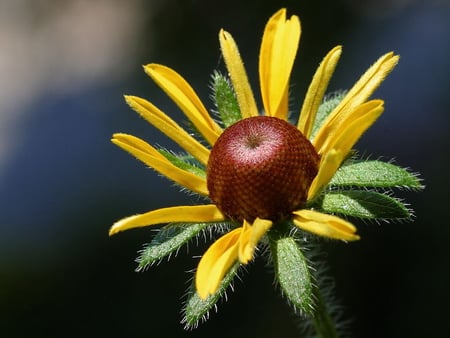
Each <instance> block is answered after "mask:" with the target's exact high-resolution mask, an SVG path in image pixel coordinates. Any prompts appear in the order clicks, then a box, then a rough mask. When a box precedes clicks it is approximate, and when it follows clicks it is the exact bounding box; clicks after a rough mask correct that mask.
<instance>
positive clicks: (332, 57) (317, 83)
mask: <svg viewBox="0 0 450 338" xmlns="http://www.w3.org/2000/svg"><path fill="white" fill-rule="evenodd" d="M341 53H342V47H341V46H336V47H334V48H333V49H332V50H331V51H330V52H329V53H328V54H327V55H326V56H325V58H324V59H323V60H322V62H321V63H320V65H319V68H317V70H316V73H315V74H314V77H313V79H312V81H311V84H310V85H309V88H308V91H307V92H306V96H305V100H304V101H303V106H302V110H301V112H300V118H299V121H298V129H299V130H300V131H301V132H302V133H303V135H304V136H305V137H306V138H308V139H309V137H310V135H311V131H312V128H313V125H314V120H315V118H316V114H317V110H318V109H319V106H320V104H321V102H322V99H323V96H324V95H325V92H326V90H327V87H328V83H329V82H330V79H331V76H332V75H333V73H334V70H335V68H336V65H337V63H338V61H339V57H340V56H341Z"/></svg>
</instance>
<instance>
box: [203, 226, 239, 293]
mask: <svg viewBox="0 0 450 338" xmlns="http://www.w3.org/2000/svg"><path fill="white" fill-rule="evenodd" d="M241 232H242V228H237V229H234V230H233V231H230V232H229V233H227V234H225V235H223V236H222V237H220V238H219V239H218V240H217V241H215V242H214V243H213V244H212V245H211V246H210V247H209V248H208V250H207V251H206V252H205V254H204V255H203V256H202V258H201V260H200V262H199V264H198V267H197V272H196V275H195V288H196V289H197V293H198V295H199V296H200V298H202V299H206V298H207V297H208V296H209V295H211V294H214V293H215V292H216V291H217V289H218V288H219V285H220V282H221V281H222V279H223V277H224V276H225V274H226V273H227V271H228V270H229V269H230V267H231V266H232V265H233V263H235V262H236V261H237V259H238V250H239V238H240V235H241Z"/></svg>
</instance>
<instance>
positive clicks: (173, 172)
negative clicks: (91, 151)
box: [111, 133, 208, 195]
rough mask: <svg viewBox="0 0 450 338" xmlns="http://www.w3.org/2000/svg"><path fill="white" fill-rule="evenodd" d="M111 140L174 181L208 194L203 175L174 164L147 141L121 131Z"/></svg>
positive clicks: (192, 189)
mask: <svg viewBox="0 0 450 338" xmlns="http://www.w3.org/2000/svg"><path fill="white" fill-rule="evenodd" d="M111 141H112V142H113V143H114V144H115V145H117V146H119V147H120V148H122V149H123V150H126V151H127V152H129V153H130V154H131V155H133V156H134V157H136V158H137V159H138V160H140V161H142V162H144V163H145V164H147V165H148V166H149V167H151V168H153V169H154V170H156V171H157V172H159V173H161V174H162V175H164V176H166V177H167V178H169V179H171V180H172V181H174V182H176V183H178V184H180V185H182V186H184V187H186V188H188V189H189V190H191V191H194V192H197V193H199V194H201V195H208V188H207V186H206V180H205V179H204V178H203V177H200V176H197V175H194V174H193V173H190V172H188V171H186V170H183V169H181V168H178V167H176V166H174V165H173V164H172V163H171V162H170V161H169V160H167V159H166V158H165V157H164V156H162V155H161V154H160V153H159V152H158V151H157V150H156V149H155V148H153V147H152V146H151V145H150V144H148V143H146V142H145V141H143V140H141V139H139V138H137V137H135V136H132V135H128V134H120V133H118V134H114V135H113V138H112V139H111Z"/></svg>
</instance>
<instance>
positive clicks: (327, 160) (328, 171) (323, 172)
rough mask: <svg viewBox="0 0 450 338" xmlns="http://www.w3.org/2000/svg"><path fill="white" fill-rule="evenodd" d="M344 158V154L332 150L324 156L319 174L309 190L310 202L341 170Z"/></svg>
mask: <svg viewBox="0 0 450 338" xmlns="http://www.w3.org/2000/svg"><path fill="white" fill-rule="evenodd" d="M343 159H344V156H343V154H342V152H340V151H337V150H336V149H332V150H330V151H329V152H327V153H326V154H325V155H324V156H322V158H321V160H320V165H319V172H318V173H317V175H316V177H314V180H313V181H312V183H311V185H310V187H309V190H308V201H311V200H312V199H314V198H315V197H316V196H317V194H318V193H319V192H320V190H321V189H322V188H323V187H324V186H326V185H327V183H328V182H329V181H330V180H331V178H332V177H333V176H334V174H335V173H336V171H337V170H338V169H339V167H340V165H341V163H342V161H343Z"/></svg>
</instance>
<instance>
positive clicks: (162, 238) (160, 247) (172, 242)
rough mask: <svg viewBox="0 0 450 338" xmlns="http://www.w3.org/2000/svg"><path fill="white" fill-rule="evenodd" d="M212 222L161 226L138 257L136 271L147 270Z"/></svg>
mask: <svg viewBox="0 0 450 338" xmlns="http://www.w3.org/2000/svg"><path fill="white" fill-rule="evenodd" d="M209 225H211V224H210V223H188V224H181V223H172V224H169V225H166V226H165V227H163V228H161V229H160V230H159V232H158V234H157V235H156V236H155V237H154V238H153V240H152V241H151V242H150V243H149V244H147V245H146V246H145V247H144V249H142V250H141V251H140V252H139V253H140V255H139V257H138V258H137V259H136V262H137V263H138V267H137V268H136V271H141V270H145V269H146V268H147V267H148V266H150V265H152V264H154V263H155V262H159V261H160V260H161V259H162V258H164V257H166V256H169V255H170V254H172V253H173V252H174V251H176V250H178V249H179V248H180V247H181V246H182V245H183V244H185V243H187V242H188V241H189V240H190V239H191V238H192V237H194V236H196V235H198V234H199V233H200V231H202V230H203V229H205V228H206V227H207V226H209Z"/></svg>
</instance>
